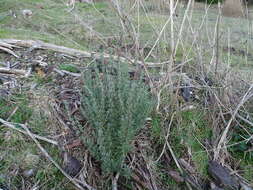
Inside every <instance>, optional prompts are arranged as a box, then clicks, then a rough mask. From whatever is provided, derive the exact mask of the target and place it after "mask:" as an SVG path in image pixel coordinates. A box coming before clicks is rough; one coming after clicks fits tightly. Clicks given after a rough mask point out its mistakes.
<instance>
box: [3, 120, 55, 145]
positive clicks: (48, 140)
mask: <svg viewBox="0 0 253 190" xmlns="http://www.w3.org/2000/svg"><path fill="white" fill-rule="evenodd" d="M0 123H2V124H3V125H4V126H6V127H8V128H11V129H14V130H16V131H18V132H20V133H23V134H25V135H28V133H27V132H26V131H24V130H22V129H19V128H17V127H16V126H15V125H20V124H18V123H12V122H8V121H5V120H3V119H1V118H0ZM33 136H34V137H35V138H37V139H39V140H42V141H45V142H48V143H50V144H54V145H58V142H56V141H54V140H51V139H48V138H46V137H42V136H39V135H35V134H33Z"/></svg>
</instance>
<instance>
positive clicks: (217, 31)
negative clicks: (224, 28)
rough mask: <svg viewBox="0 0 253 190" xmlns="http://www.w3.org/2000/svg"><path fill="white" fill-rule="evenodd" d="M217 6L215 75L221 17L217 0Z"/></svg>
mask: <svg viewBox="0 0 253 190" xmlns="http://www.w3.org/2000/svg"><path fill="white" fill-rule="evenodd" d="M218 6H219V15H218V20H217V27H216V61H215V71H214V73H215V75H216V74H217V68H218V62H219V32H220V17H221V8H220V2H218Z"/></svg>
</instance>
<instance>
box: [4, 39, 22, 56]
mask: <svg viewBox="0 0 253 190" xmlns="http://www.w3.org/2000/svg"><path fill="white" fill-rule="evenodd" d="M0 45H1V42H0ZM0 50H2V51H4V52H6V53H9V54H11V55H13V56H14V57H18V55H16V54H15V53H14V52H13V51H12V50H10V49H8V48H6V47H2V46H0Z"/></svg>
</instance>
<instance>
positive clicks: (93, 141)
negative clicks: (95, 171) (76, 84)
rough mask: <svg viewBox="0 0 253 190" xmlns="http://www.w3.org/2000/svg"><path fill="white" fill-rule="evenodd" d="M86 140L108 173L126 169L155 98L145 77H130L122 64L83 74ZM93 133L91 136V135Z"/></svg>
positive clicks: (105, 66) (103, 66) (82, 99)
mask: <svg viewBox="0 0 253 190" xmlns="http://www.w3.org/2000/svg"><path fill="white" fill-rule="evenodd" d="M83 80H84V87H83V92H82V96H81V108H82V113H83V115H84V116H85V118H86V119H87V120H88V123H89V125H90V127H89V128H83V129H82V130H83V131H84V132H85V134H86V135H84V140H85V143H86V145H87V146H88V148H89V150H90V151H91V153H92V155H93V156H94V157H95V158H96V159H98V160H99V161H100V162H101V166H102V170H103V171H104V172H105V173H113V172H122V171H124V169H123V168H124V167H125V166H124V164H123V163H124V159H125V157H126V154H127V153H128V152H129V151H130V150H131V144H132V142H133V140H134V137H135V135H136V134H137V132H138V131H139V130H140V129H141V128H142V127H143V126H144V122H145V119H146V117H147V116H148V115H149V113H150V111H151V109H152V105H153V101H152V98H151V96H150V94H149V92H148V89H147V86H146V85H145V84H144V83H143V82H142V81H141V80H130V78H129V74H128V71H127V70H126V69H123V68H122V67H121V66H120V63H110V64H107V65H102V66H101V65H100V68H99V69H98V68H97V67H96V68H95V69H93V70H92V71H87V72H85V73H84V75H83ZM88 134H89V135H88Z"/></svg>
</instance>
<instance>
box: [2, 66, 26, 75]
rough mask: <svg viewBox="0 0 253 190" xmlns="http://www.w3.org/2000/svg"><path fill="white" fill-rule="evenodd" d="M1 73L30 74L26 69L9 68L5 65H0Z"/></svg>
mask: <svg viewBox="0 0 253 190" xmlns="http://www.w3.org/2000/svg"><path fill="white" fill-rule="evenodd" d="M0 73H5V74H15V75H27V74H28V72H27V71H26V70H21V69H9V68H5V67H0Z"/></svg>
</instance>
